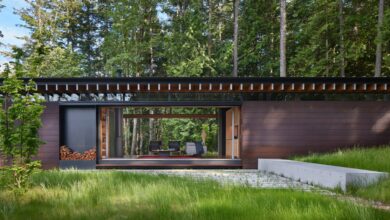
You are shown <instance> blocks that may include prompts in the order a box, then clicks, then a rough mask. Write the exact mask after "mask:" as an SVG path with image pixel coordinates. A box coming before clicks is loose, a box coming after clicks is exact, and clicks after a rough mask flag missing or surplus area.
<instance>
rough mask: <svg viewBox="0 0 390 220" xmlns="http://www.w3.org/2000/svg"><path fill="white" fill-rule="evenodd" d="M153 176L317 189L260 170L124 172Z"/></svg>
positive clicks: (263, 186) (259, 186)
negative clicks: (187, 177)
mask: <svg viewBox="0 0 390 220" xmlns="http://www.w3.org/2000/svg"><path fill="white" fill-rule="evenodd" d="M124 171H126V172H133V173H148V174H153V175H159V174H164V175H172V176H189V177H193V178H195V179H213V180H216V181H218V182H220V183H221V184H234V185H245V186H251V187H257V188H294V189H302V190H315V187H313V186H311V185H308V184H304V183H301V182H296V181H293V180H291V179H288V178H285V177H281V176H278V175H274V174H269V173H263V172H260V171H258V170H124Z"/></svg>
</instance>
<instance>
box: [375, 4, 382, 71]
mask: <svg viewBox="0 0 390 220" xmlns="http://www.w3.org/2000/svg"><path fill="white" fill-rule="evenodd" d="M383 8H384V0H379V11H378V32H377V37H376V40H377V44H376V59H375V77H379V76H381V69H382V25H383Z"/></svg>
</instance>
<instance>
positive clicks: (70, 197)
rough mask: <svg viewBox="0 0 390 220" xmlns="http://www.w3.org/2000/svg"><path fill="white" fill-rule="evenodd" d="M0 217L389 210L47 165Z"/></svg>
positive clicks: (260, 215)
mask: <svg viewBox="0 0 390 220" xmlns="http://www.w3.org/2000/svg"><path fill="white" fill-rule="evenodd" d="M33 184H34V186H33V188H32V189H31V190H30V191H29V192H27V193H26V194H25V195H23V196H21V197H19V198H18V199H16V198H15V197H14V196H13V194H12V193H10V192H7V191H1V192H0V219H1V218H3V219H390V213H389V212H384V211H380V210H376V209H373V208H369V207H363V206H359V205H356V204H353V203H351V202H346V201H340V200H336V199H335V198H332V197H328V196H324V195H320V194H317V193H312V192H302V191H294V190H267V189H254V188H249V187H238V186H221V185H219V184H218V183H216V182H214V181H194V180H193V179H189V178H179V177H168V176H162V175H161V176H151V175H145V174H134V173H125V172H119V171H99V172H92V171H91V172H76V171H66V172H64V171H62V172H61V171H46V172H42V173H39V174H35V176H34V183H33Z"/></svg>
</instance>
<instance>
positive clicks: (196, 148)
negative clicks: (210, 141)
mask: <svg viewBox="0 0 390 220" xmlns="http://www.w3.org/2000/svg"><path fill="white" fill-rule="evenodd" d="M185 150H186V154H187V155H193V156H201V155H202V154H203V153H204V149H203V144H202V142H201V141H196V142H186V149H185Z"/></svg>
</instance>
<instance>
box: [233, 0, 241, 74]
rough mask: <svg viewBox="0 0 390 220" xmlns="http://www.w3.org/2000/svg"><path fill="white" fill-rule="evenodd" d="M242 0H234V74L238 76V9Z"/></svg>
mask: <svg viewBox="0 0 390 220" xmlns="http://www.w3.org/2000/svg"><path fill="white" fill-rule="evenodd" d="M239 5H240V0H234V34H233V35H234V36H233V76H238V60H237V59H238V46H237V44H238V10H239Z"/></svg>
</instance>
